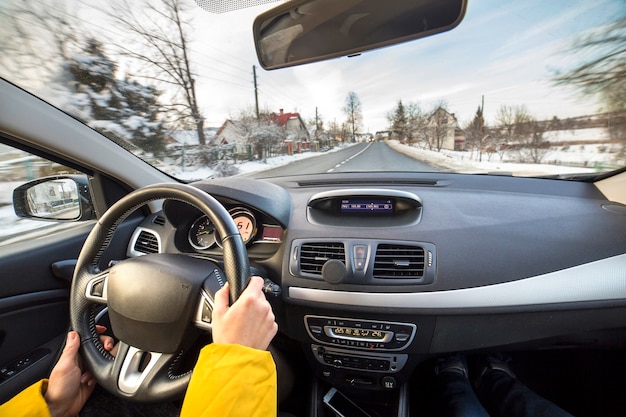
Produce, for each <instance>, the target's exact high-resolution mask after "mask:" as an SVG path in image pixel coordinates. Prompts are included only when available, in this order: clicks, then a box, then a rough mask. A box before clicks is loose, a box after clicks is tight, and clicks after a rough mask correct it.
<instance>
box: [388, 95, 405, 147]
mask: <svg viewBox="0 0 626 417" xmlns="http://www.w3.org/2000/svg"><path fill="white" fill-rule="evenodd" d="M391 131H392V132H393V135H394V139H397V140H399V141H400V142H402V141H404V140H405V139H408V137H409V124H408V121H407V117H406V112H405V111H404V105H403V104H402V100H398V105H397V106H396V109H395V111H394V112H393V115H392V117H391Z"/></svg>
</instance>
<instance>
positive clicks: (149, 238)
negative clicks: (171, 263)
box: [133, 230, 159, 254]
mask: <svg viewBox="0 0 626 417" xmlns="http://www.w3.org/2000/svg"><path fill="white" fill-rule="evenodd" d="M133 251H134V252H139V253H144V254H145V253H159V238H158V237H157V235H155V234H154V233H152V232H150V231H147V230H142V231H141V232H140V233H139V235H138V236H137V239H136V240H135V244H134V246H133Z"/></svg>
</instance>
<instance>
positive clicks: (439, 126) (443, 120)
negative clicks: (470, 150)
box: [426, 107, 465, 151]
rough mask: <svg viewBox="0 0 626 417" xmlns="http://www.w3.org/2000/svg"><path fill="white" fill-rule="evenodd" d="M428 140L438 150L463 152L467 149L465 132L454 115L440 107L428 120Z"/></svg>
mask: <svg viewBox="0 0 626 417" xmlns="http://www.w3.org/2000/svg"><path fill="white" fill-rule="evenodd" d="M426 127H427V131H428V140H429V142H430V143H431V146H432V147H433V148H434V149H436V150H440V149H449V150H451V151H462V150H464V149H465V132H464V131H463V129H461V128H460V127H459V123H458V120H457V119H456V116H455V115H454V113H450V112H448V111H447V110H446V109H444V108H442V107H439V108H437V110H435V111H434V112H433V114H431V115H430V117H429V118H428V122H427V123H426Z"/></svg>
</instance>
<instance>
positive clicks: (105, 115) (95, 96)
mask: <svg viewBox="0 0 626 417" xmlns="http://www.w3.org/2000/svg"><path fill="white" fill-rule="evenodd" d="M67 70H68V72H69V74H70V76H71V78H72V81H71V84H72V85H73V90H74V97H73V100H72V105H73V106H74V107H77V106H78V107H80V108H81V109H82V111H83V112H84V113H85V115H86V119H87V120H89V122H88V124H89V126H91V127H93V128H94V129H96V130H98V131H99V132H101V133H102V134H104V135H105V136H107V137H109V138H111V139H113V140H115V141H116V142H118V143H120V144H122V145H123V146H125V147H128V148H132V147H133V146H134V147H137V148H141V149H143V150H145V151H147V152H152V153H153V154H158V153H160V152H162V151H163V150H164V131H163V123H162V122H161V121H160V120H159V117H158V111H159V104H158V95H159V92H158V91H157V90H156V89H155V88H154V87H151V86H144V85H142V84H140V83H139V82H137V81H134V80H129V79H126V80H120V79H117V78H116V71H117V65H116V64H115V63H114V62H113V61H112V60H110V59H109V58H108V57H107V56H106V55H105V53H104V50H103V48H102V45H101V44H100V43H99V42H98V41H97V40H95V39H90V40H89V41H88V42H87V45H86V46H85V48H84V49H83V51H82V53H80V54H74V55H72V56H71V57H70V59H69V62H68V63H67ZM124 141H125V142H127V143H123V142H124ZM129 144H131V145H130V146H129Z"/></svg>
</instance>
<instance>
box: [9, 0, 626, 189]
mask: <svg viewBox="0 0 626 417" xmlns="http://www.w3.org/2000/svg"><path fill="white" fill-rule="evenodd" d="M205 3H206V2H205ZM209 3H210V2H209ZM237 3H238V2H222V3H219V2H218V3H217V4H218V5H217V6H215V7H216V9H219V8H223V9H224V10H214V12H216V13H212V12H209V11H205V10H203V9H201V8H200V7H198V6H197V5H196V3H195V2H193V1H191V0H153V1H150V2H143V1H130V0H129V1H127V2H124V1H107V2H101V1H91V0H77V1H70V0H67V1H58V0H54V1H52V0H48V1H46V0H44V1H41V0H38V1H30V0H16V1H10V0H9V1H7V0H4V1H2V2H0V36H1V38H2V42H1V54H0V76H1V77H2V78H5V79H6V80H8V81H10V82H12V83H15V84H16V85H18V86H20V87H22V88H24V89H26V90H28V91H30V92H32V93H33V94H35V95H37V96H39V97H41V98H43V99H44V100H46V101H48V102H49V103H51V104H52V105H54V106H57V107H58V108H60V109H62V110H63V111H65V112H66V113H68V114H70V115H72V116H74V117H75V118H78V119H80V120H82V121H83V122H84V123H85V124H87V125H88V126H90V127H92V128H93V129H95V130H97V131H99V132H101V133H102V134H103V135H105V136H106V137H107V138H109V139H111V140H114V141H115V142H117V143H119V144H120V145H122V146H123V147H124V148H125V149H127V150H128V151H129V152H132V153H133V154H135V155H136V156H137V157H139V158H142V159H143V160H145V161H147V162H148V163H150V164H152V165H153V166H155V167H156V168H158V169H159V170H162V171H164V172H166V173H168V174H169V175H172V176H174V177H176V178H178V179H179V180H182V181H192V180H199V179H204V178H212V177H222V176H231V175H241V174H249V175H255V176H259V177H260V176H280V175H292V174H310V173H326V172H330V173H336V172H347V171H349V172H362V171H410V172H418V171H446V172H459V173H494V172H496V173H510V174H512V175H518V176H551V175H558V176H563V177H567V176H569V175H570V174H572V175H576V174H581V173H582V174H599V173H604V172H608V171H612V170H615V169H620V168H622V167H624V165H626V157H625V150H624V148H625V147H624V145H625V143H626V134H625V131H626V104H625V101H624V98H625V97H626V76H625V74H624V67H625V66H626V52H625V49H624V45H625V44H626V42H625V41H626V5H625V3H624V2H623V0H601V1H598V0H589V1H572V0H559V1H550V2H546V1H542V0H529V1H508V0H507V1H503V0H470V1H469V3H468V7H467V11H466V15H465V18H464V20H463V21H462V22H461V23H460V25H459V26H458V27H456V28H455V29H453V30H451V31H449V32H445V33H442V34H438V35H436V36H432V37H428V38H424V39H420V40H416V41H413V42H407V43H403V44H400V45H396V46H392V47H387V48H382V49H379V50H375V51H369V52H367V53H363V54H361V55H359V56H355V57H350V58H346V57H344V58H337V59H332V60H329V61H324V62H319V63H314V64H309V65H302V66H296V67H293V68H284V69H279V70H272V71H266V70H263V69H262V68H261V67H260V66H259V61H258V59H257V56H256V52H255V46H254V43H253V42H254V41H253V36H252V24H253V21H254V18H255V16H257V15H259V14H260V13H262V12H264V11H265V10H267V9H269V8H271V7H275V6H276V5H278V4H279V2H271V1H258V2H256V3H255V2H246V3H255V4H260V5H259V6H256V7H250V8H245V9H241V10H226V9H231V8H232V9H236V7H237ZM240 3H244V2H240ZM220 4H221V6H220ZM87 146H88V145H87ZM348 147H359V149H361V148H362V150H363V155H366V154H369V155H371V156H370V157H368V158H366V159H365V158H364V159H362V160H358V161H357V159H358V158H354V159H349V160H347V158H343V157H342V156H341V155H342V154H341V152H342V150H344V149H346V148H348ZM366 150H369V151H370V152H369V153H368V152H367V151H366ZM389 150H392V151H397V152H400V153H402V154H404V155H406V156H407V158H406V159H404V160H403V162H401V163H398V162H394V163H390V162H389V160H388V159H387V157H386V155H387V154H386V152H388V151H389ZM359 153H360V152H359ZM351 154H352V155H354V154H355V153H354V152H352V153H351ZM357 154H358V153H357ZM394 161H395V160H394ZM250 173H252V174H250Z"/></svg>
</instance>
